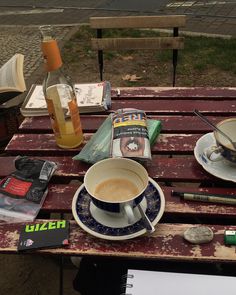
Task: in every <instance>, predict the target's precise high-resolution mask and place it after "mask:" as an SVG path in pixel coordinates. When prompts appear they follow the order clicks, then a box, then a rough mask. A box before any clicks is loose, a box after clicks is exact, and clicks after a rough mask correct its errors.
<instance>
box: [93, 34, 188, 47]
mask: <svg viewBox="0 0 236 295" xmlns="http://www.w3.org/2000/svg"><path fill="white" fill-rule="evenodd" d="M91 47H92V49H94V50H107V49H109V50H123V49H125V50H136V49H159V50H162V49H183V48H184V38H183V37H156V38H102V39H101V38H92V39H91Z"/></svg>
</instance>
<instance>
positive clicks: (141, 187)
mask: <svg viewBox="0 0 236 295" xmlns="http://www.w3.org/2000/svg"><path fill="white" fill-rule="evenodd" d="M84 185H85V188H86V190H87V192H88V193H89V194H90V196H91V199H92V202H93V203H94V205H95V206H97V207H98V208H100V209H102V210H104V212H106V213H114V214H120V213H123V212H125V214H126V215H127V217H128V223H130V224H132V223H134V222H135V216H134V212H133V208H135V207H136V206H137V204H139V203H140V202H141V201H142V199H143V197H144V194H143V193H144V191H145V189H146V188H147V186H148V173H147V170H146V169H145V168H144V167H143V166H142V165H141V164H139V163H138V162H136V161H134V160H131V159H127V158H110V159H105V160H102V161H99V162H97V163H96V164H94V165H93V166H91V167H90V168H89V169H88V170H87V172H86V174H85V177H84Z"/></svg>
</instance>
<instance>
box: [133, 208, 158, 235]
mask: <svg viewBox="0 0 236 295" xmlns="http://www.w3.org/2000/svg"><path fill="white" fill-rule="evenodd" d="M137 208H138V210H139V213H140V214H141V216H142V220H143V223H144V225H145V228H146V230H147V231H148V232H149V233H153V232H154V231H155V227H154V226H153V225H152V223H151V221H150V220H149V218H148V217H147V215H146V214H145V212H144V211H143V209H142V207H141V206H140V204H138V205H137Z"/></svg>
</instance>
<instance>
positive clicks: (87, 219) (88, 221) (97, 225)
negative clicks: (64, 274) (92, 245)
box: [72, 177, 165, 240]
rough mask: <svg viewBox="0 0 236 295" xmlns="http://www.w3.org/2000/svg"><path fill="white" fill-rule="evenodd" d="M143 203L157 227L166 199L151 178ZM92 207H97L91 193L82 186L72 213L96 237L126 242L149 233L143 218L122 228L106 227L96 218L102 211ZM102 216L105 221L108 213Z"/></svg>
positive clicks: (76, 196)
mask: <svg viewBox="0 0 236 295" xmlns="http://www.w3.org/2000/svg"><path fill="white" fill-rule="evenodd" d="M143 201H144V202H142V203H145V205H144V204H143V205H142V206H143V207H146V215H147V216H148V218H149V219H150V221H151V222H152V224H153V225H154V226H155V225H156V224H157V223H158V221H159V220H160V219H161V217H162V215H163V213H164V208H165V197H164V193H163V191H162V189H161V187H160V186H159V185H158V184H157V183H156V182H155V181H154V180H153V179H152V178H150V177H149V184H148V187H147V189H146V190H145V200H143ZM92 206H93V207H95V206H94V205H93V204H92V203H91V197H90V195H89V193H88V192H87V191H86V189H85V187H84V185H83V184H82V185H81V186H80V187H79V188H78V190H77V191H76V193H75V195H74V197H73V201H72V213H73V216H74V219H75V220H76V222H77V223H78V225H79V226H80V227H81V228H82V229H84V230H85V231H86V232H88V233H89V234H91V235H93V236H95V237H98V238H101V239H106V240H126V239H132V238H135V237H138V236H140V235H143V234H145V233H146V232H147V231H146V229H145V228H144V226H143V223H142V219H141V216H140V218H139V219H138V220H137V221H136V222H135V223H134V224H131V225H129V224H128V223H127V224H125V225H123V226H120V227H112V226H108V225H106V224H105V222H104V223H101V222H99V221H98V218H96V216H95V215H96V212H97V213H98V214H100V215H101V212H102V210H100V209H99V208H96V209H95V210H91V207H92ZM102 214H103V216H102V218H104V220H105V219H106V217H107V213H105V212H104V213H102ZM100 217H101V216H100ZM116 218H118V217H116ZM121 218H122V217H121Z"/></svg>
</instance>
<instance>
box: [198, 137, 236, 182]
mask: <svg viewBox="0 0 236 295" xmlns="http://www.w3.org/2000/svg"><path fill="white" fill-rule="evenodd" d="M214 144H216V142H215V138H214V134H213V132H212V133H207V134H205V135H203V136H202V137H201V138H199V139H198V141H197V143H196V146H195V148H194V156H195V158H196V160H197V161H198V163H199V164H200V165H202V167H203V168H204V169H205V170H206V171H207V172H209V173H210V174H211V175H214V176H216V177H218V178H221V179H223V180H229V181H233V182H236V165H235V164H231V163H230V162H227V161H226V160H220V161H216V162H212V161H210V160H209V159H207V157H206V156H205V154H204V150H205V149H206V148H208V147H210V146H211V145H214Z"/></svg>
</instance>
